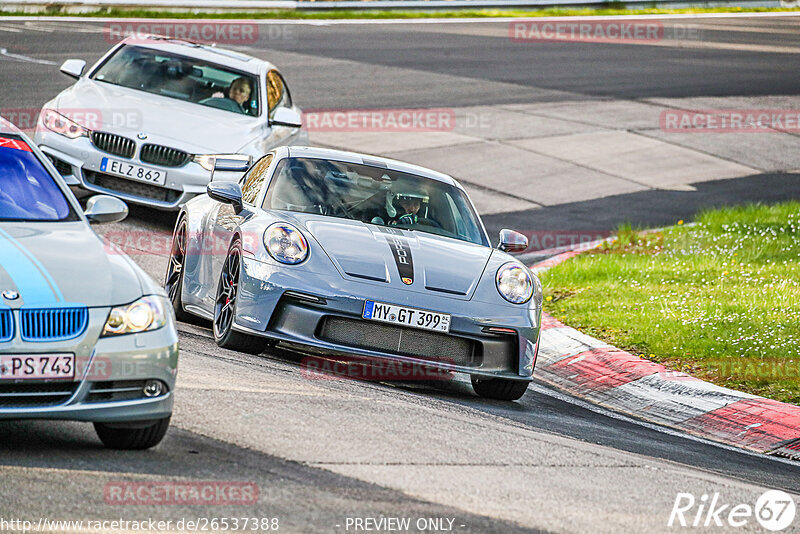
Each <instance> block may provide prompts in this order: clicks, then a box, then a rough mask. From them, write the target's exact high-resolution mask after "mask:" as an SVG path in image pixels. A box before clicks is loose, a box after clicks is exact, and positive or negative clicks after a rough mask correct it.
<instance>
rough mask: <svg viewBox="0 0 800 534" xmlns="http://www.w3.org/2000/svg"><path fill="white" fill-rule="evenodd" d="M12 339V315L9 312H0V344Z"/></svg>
mask: <svg viewBox="0 0 800 534" xmlns="http://www.w3.org/2000/svg"><path fill="white" fill-rule="evenodd" d="M13 338H14V315H13V313H12V311H11V310H0V343H5V342H6V341H11V340H12V339H13Z"/></svg>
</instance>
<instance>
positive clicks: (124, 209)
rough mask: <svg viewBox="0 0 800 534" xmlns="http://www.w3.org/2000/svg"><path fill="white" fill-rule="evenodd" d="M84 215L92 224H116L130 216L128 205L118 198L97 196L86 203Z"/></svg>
mask: <svg viewBox="0 0 800 534" xmlns="http://www.w3.org/2000/svg"><path fill="white" fill-rule="evenodd" d="M83 214H84V215H85V216H86V218H87V219H89V222H90V223H97V224H102V223H115V222H120V221H121V220H123V219H124V218H125V217H127V216H128V205H127V204H125V203H124V202H123V201H121V200H120V199H118V198H117V197H112V196H109V195H95V196H93V197H91V198H90V199H89V200H88V201H87V202H86V210H85V211H84V212H83Z"/></svg>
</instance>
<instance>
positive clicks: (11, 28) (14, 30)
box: [0, 25, 27, 33]
mask: <svg viewBox="0 0 800 534" xmlns="http://www.w3.org/2000/svg"><path fill="white" fill-rule="evenodd" d="M26 26H27V25H26ZM24 31H25V28H16V27H14V26H0V32H10V33H22V32H24Z"/></svg>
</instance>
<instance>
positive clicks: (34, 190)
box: [0, 134, 74, 221]
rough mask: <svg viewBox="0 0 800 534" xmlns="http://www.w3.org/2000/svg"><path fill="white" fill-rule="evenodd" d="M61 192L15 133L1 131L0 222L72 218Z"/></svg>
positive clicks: (29, 148) (28, 147)
mask: <svg viewBox="0 0 800 534" xmlns="http://www.w3.org/2000/svg"><path fill="white" fill-rule="evenodd" d="M73 218H74V217H73V212H72V209H71V208H70V205H69V202H67V199H66V198H65V197H64V193H63V192H62V191H61V189H60V188H59V187H58V185H57V184H56V183H55V181H53V178H52V177H51V176H50V174H49V173H48V172H47V169H46V168H45V167H44V165H42V162H41V161H39V160H38V159H37V158H36V156H35V155H34V153H33V151H32V150H31V147H30V146H28V144H27V143H26V142H25V141H23V140H22V139H20V138H19V137H17V136H14V135H9V134H0V221H8V220H13V221H20V220H24V221H60V220H64V219H73Z"/></svg>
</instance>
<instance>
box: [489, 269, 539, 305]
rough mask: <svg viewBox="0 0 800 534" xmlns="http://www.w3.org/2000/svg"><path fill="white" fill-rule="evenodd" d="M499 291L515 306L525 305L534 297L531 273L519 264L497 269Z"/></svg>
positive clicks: (496, 278)
mask: <svg viewBox="0 0 800 534" xmlns="http://www.w3.org/2000/svg"><path fill="white" fill-rule="evenodd" d="M495 282H496V283H497V291H498V292H500V294H501V295H502V296H503V298H504V299H506V300H507V301H509V302H511V303H513V304H523V303H525V302H528V300H530V298H531V295H533V278H532V277H531V273H530V271H528V269H526V268H525V267H523V266H521V265H519V264H518V263H506V264H505V265H503V266H501V267H500V268H499V269H497V276H496V277H495Z"/></svg>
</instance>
